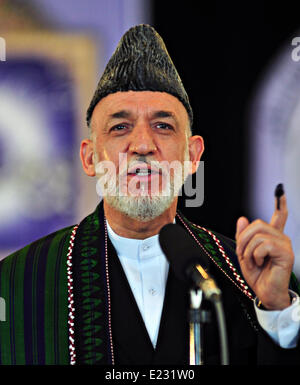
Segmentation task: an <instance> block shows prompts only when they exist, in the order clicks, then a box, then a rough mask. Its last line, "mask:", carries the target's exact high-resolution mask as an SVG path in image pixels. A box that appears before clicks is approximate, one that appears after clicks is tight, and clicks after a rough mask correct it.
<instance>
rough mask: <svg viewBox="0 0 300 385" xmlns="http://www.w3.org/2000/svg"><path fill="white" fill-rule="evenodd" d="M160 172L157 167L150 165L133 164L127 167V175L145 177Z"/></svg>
mask: <svg viewBox="0 0 300 385" xmlns="http://www.w3.org/2000/svg"><path fill="white" fill-rule="evenodd" d="M158 174H161V171H160V170H158V169H157V168H154V167H151V166H150V165H147V164H143V165H137V164H136V165H135V166H132V167H130V168H129V169H128V175H134V176H139V177H147V176H151V175H158Z"/></svg>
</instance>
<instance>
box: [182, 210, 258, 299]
mask: <svg viewBox="0 0 300 385" xmlns="http://www.w3.org/2000/svg"><path fill="white" fill-rule="evenodd" d="M177 216H178V218H179V219H180V220H181V222H182V223H183V225H184V227H185V228H186V229H187V230H188V232H189V233H190V234H191V236H192V237H193V238H194V239H195V241H196V242H197V243H198V245H199V246H200V247H201V248H202V250H203V251H204V252H205V253H206V255H207V256H208V257H209V258H210V259H211V260H212V261H213V262H214V264H215V265H216V266H217V267H218V268H219V269H220V270H221V271H222V273H223V274H225V275H226V277H227V278H228V279H229V280H230V281H231V282H232V283H233V284H234V285H235V286H236V287H237V288H238V289H239V290H241V291H242V292H243V293H244V294H245V295H246V296H247V297H248V298H250V299H251V300H253V299H254V297H253V295H252V293H251V292H250V291H249V290H248V286H247V285H246V284H245V281H244V280H243V279H242V278H241V276H240V275H239V274H238V273H237V272H236V268H235V267H234V266H233V264H232V262H231V261H230V259H229V257H228V256H227V255H226V253H225V250H224V248H223V246H222V245H221V243H220V240H219V239H218V238H217V237H216V236H215V234H213V233H212V232H211V231H209V230H207V229H205V228H204V227H201V226H199V225H196V224H194V223H193V226H195V227H197V228H198V229H200V230H202V231H205V232H206V233H207V234H209V235H210V237H211V238H212V239H213V241H214V243H215V244H216V245H217V247H218V250H219V252H220V253H221V255H222V257H223V258H224V259H225V262H226V264H227V265H228V266H229V269H230V270H231V272H232V274H233V276H234V278H235V279H236V281H237V283H236V282H235V281H234V280H233V279H232V278H231V277H230V276H229V275H228V274H227V273H226V272H225V271H224V270H223V269H222V267H221V266H220V265H219V264H218V263H217V262H216V261H215V260H214V258H213V257H212V256H211V255H210V254H209V253H208V251H207V250H206V249H205V247H204V246H203V245H202V244H201V243H200V242H199V240H198V239H197V238H196V236H195V235H194V234H193V232H192V231H191V230H190V229H189V227H188V226H187V224H186V223H185V222H184V220H183V219H182V218H181V216H180V215H179V214H178V213H177Z"/></svg>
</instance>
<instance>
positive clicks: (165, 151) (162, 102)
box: [92, 91, 189, 220]
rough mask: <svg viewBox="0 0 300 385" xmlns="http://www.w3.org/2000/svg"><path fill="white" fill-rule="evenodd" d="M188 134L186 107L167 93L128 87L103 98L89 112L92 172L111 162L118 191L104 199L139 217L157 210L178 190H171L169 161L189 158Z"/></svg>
mask: <svg viewBox="0 0 300 385" xmlns="http://www.w3.org/2000/svg"><path fill="white" fill-rule="evenodd" d="M188 133H189V120H188V115H187V112H186V109H185V108H184V106H183V105H182V103H181V102H180V101H179V100H178V99H177V98H176V97H174V96H172V95H170V94H167V93H164V92H152V91H138V92H134V91H129V92H117V93H114V94H110V95H108V96H107V97H105V98H103V99H102V100H101V101H100V102H99V103H98V104H97V106H96V107H95V110H94V112H93V116H92V137H93V151H94V165H95V169H96V171H97V165H99V164H101V163H102V164H103V162H104V161H105V163H106V162H111V163H112V164H113V165H114V167H115V170H116V176H117V179H116V180H115V182H116V185H117V194H114V196H109V195H107V196H106V197H105V198H104V199H106V200H107V202H108V203H109V204H110V205H112V206H113V207H115V208H118V209H119V210H121V211H124V210H125V211H126V210H127V211H128V210H129V211H130V212H131V214H130V213H128V212H127V214H128V215H129V216H133V217H134V216H136V218H137V219H140V220H149V219H152V217H153V216H154V217H155V216H157V215H160V213H161V211H162V210H163V211H164V210H165V209H166V208H168V206H170V204H171V203H172V202H173V201H174V195H176V194H177V193H178V191H175V194H174V191H172V190H174V175H173V174H174V173H175V172H174V169H173V167H172V165H174V164H175V165H176V164H178V163H179V164H181V165H182V164H183V162H184V161H185V160H189V139H188ZM120 154H121V156H120ZM170 165H171V168H170ZM182 170H183V168H182ZM175 174H176V173H175ZM180 177H182V175H181V176H180ZM170 185H171V194H170ZM175 189H176V190H177V187H176V188H175ZM172 194H173V195H172ZM120 195H121V196H120ZM128 206H130V207H132V208H130V207H129V208H128ZM146 206H147V207H146ZM154 206H155V208H154ZM151 207H152V208H151ZM141 210H142V211H143V214H141ZM133 211H136V214H134V213H132V212H133ZM163 211H162V212H163ZM145 216H147V218H142V217H145Z"/></svg>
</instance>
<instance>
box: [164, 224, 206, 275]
mask: <svg viewBox="0 0 300 385" xmlns="http://www.w3.org/2000/svg"><path fill="white" fill-rule="evenodd" d="M159 243H160V246H161V248H162V251H163V252H164V254H165V255H166V257H167V259H168V260H169V262H170V265H171V267H172V268H173V270H174V272H175V274H176V276H177V277H178V278H179V279H181V280H183V281H187V279H188V275H187V270H188V268H189V267H190V266H191V265H197V264H199V265H201V266H202V267H203V269H204V270H208V265H209V261H208V258H207V256H206V254H205V252H204V251H203V250H202V249H201V247H200V246H199V245H198V244H197V243H196V241H195V240H194V239H193V238H192V237H191V235H190V234H189V233H188V232H187V231H186V230H185V229H184V228H183V227H181V226H180V225H177V224H173V223H169V224H167V225H165V226H164V227H163V228H162V229H161V230H160V233H159Z"/></svg>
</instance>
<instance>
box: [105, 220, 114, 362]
mask: <svg viewBox="0 0 300 385" xmlns="http://www.w3.org/2000/svg"><path fill="white" fill-rule="evenodd" d="M104 232H105V237H104V242H105V275H106V286H107V303H108V332H109V343H110V351H111V363H112V365H114V364H115V358H114V347H113V338H112V327H111V302H110V285H109V270H108V251H107V236H108V235H107V226H106V219H105V217H104Z"/></svg>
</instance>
